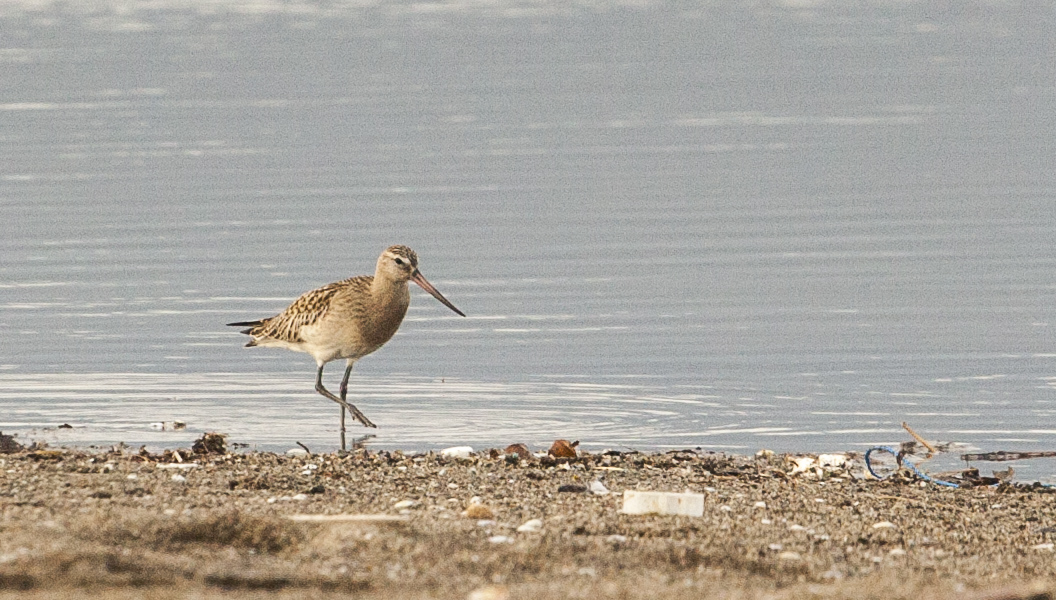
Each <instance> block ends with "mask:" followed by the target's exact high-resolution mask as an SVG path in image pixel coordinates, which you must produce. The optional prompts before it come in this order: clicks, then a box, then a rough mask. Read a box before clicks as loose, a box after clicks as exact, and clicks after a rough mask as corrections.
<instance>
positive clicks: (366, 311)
mask: <svg viewBox="0 0 1056 600" xmlns="http://www.w3.org/2000/svg"><path fill="white" fill-rule="evenodd" d="M408 281H413V282H415V283H417V284H418V285H419V286H421V287H422V289H424V290H425V291H427V292H429V293H430V294H432V295H433V297H434V298H436V299H437V300H439V301H440V302H443V303H444V306H446V307H448V308H450V309H451V310H453V311H455V312H456V313H458V314H459V315H461V316H463V317H464V316H466V315H465V314H463V313H462V311H460V310H458V309H457V308H455V305H454V304H451V303H450V302H448V300H447V298H444V296H443V295H442V294H441V293H440V292H439V291H437V289H436V288H435V287H433V285H432V284H431V283H429V282H428V281H426V279H425V277H423V276H422V273H421V271H419V270H418V255H417V254H415V252H414V250H411V249H410V248H408V247H407V246H390V247H389V248H386V249H385V251H384V252H382V253H381V256H380V257H378V266H377V269H376V270H375V271H374V276H373V277H372V276H370V275H361V276H359V277H353V278H351V279H345V280H344V281H338V282H336V283H331V284H328V285H324V286H323V287H321V288H317V289H314V290H312V291H310V292H306V293H304V294H302V295H301V297H300V298H297V300H295V301H294V302H293V304H291V305H290V306H289V307H288V308H287V309H286V310H284V311H282V312H281V313H279V314H277V315H275V316H274V317H270V318H267V319H260V320H259V321H242V322H238V323H228V325H232V326H237V327H248V328H249V329H245V330H243V331H242V333H245V334H249V335H250V336H252V338H253V339H251V340H250V341H249V343H248V344H246V347H250V346H276V347H279V348H288V349H290V350H296V351H298V352H307V353H308V354H310V355H311V356H312V358H314V359H315V362H316V364H317V365H318V366H319V370H318V371H316V374H315V391H317V392H319V393H320V394H322V395H323V396H326V397H327V398H329V399H331V400H333V401H334V402H337V403H338V404H340V405H341V449H342V450H344V449H345V411H346V410H347V411H348V414H350V415H352V416H353V417H355V418H356V420H358V421H359V422H360V423H363V425H364V426H366V427H376V425H374V424H373V423H371V422H370V419H368V418H367V417H366V415H364V414H363V413H361V412H360V411H359V409H357V408H356V407H355V406H353V405H352V404H350V403H348V402H347V401H346V400H345V398H346V396H347V394H348V376H349V374H351V373H352V365H354V364H355V363H356V361H357V360H359V359H361V358H363V357H364V356H366V355H368V354H370V353H371V352H374V351H375V350H377V349H378V348H381V347H382V346H383V345H385V342H387V341H389V340H390V339H392V336H393V335H394V334H395V333H396V330H397V329H399V327H400V323H401V322H403V317H404V315H406V314H407V306H408V305H410V303H411V294H410V292H409V291H408V289H407V282H408ZM340 358H343V359H345V361H346V366H345V375H344V377H342V378H341V387H340V389H339V393H340V395H339V396H335V395H334V394H333V393H331V392H330V390H328V389H326V387H324V386H323V367H325V366H326V363H328V362H330V361H332V360H337V359H340Z"/></svg>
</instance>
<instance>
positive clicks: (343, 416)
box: [338, 406, 345, 450]
mask: <svg viewBox="0 0 1056 600" xmlns="http://www.w3.org/2000/svg"><path fill="white" fill-rule="evenodd" d="M338 409H339V410H340V411H341V450H344V449H345V407H344V406H339V407H338Z"/></svg>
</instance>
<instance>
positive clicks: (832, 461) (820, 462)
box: [785, 453, 852, 477]
mask: <svg viewBox="0 0 1056 600" xmlns="http://www.w3.org/2000/svg"><path fill="white" fill-rule="evenodd" d="M785 464H787V465H788V466H790V467H792V469H791V470H790V471H789V472H788V474H789V475H790V476H792V475H799V474H804V475H811V476H815V477H824V476H826V475H834V474H841V475H842V474H844V473H846V472H847V471H848V470H849V469H850V468H851V466H852V459H851V457H850V456H849V455H847V454H842V453H841V454H818V455H816V456H815V455H790V456H786V457H785Z"/></svg>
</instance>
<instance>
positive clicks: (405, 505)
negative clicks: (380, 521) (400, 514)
mask: <svg viewBox="0 0 1056 600" xmlns="http://www.w3.org/2000/svg"><path fill="white" fill-rule="evenodd" d="M418 504H419V502H418V501H417V500H400V501H399V502H397V503H396V504H393V505H392V507H393V508H395V509H396V510H400V509H401V508H411V507H414V506H418Z"/></svg>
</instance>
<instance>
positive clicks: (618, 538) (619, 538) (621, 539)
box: [605, 533, 627, 544]
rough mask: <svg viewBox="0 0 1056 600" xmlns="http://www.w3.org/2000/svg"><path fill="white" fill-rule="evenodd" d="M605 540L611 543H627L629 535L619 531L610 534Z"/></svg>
mask: <svg viewBox="0 0 1056 600" xmlns="http://www.w3.org/2000/svg"><path fill="white" fill-rule="evenodd" d="M605 541H606V542H608V543H610V544H626V543H627V536H625V535H620V534H618V533H614V534H612V535H610V536H609V537H607V538H605Z"/></svg>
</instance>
